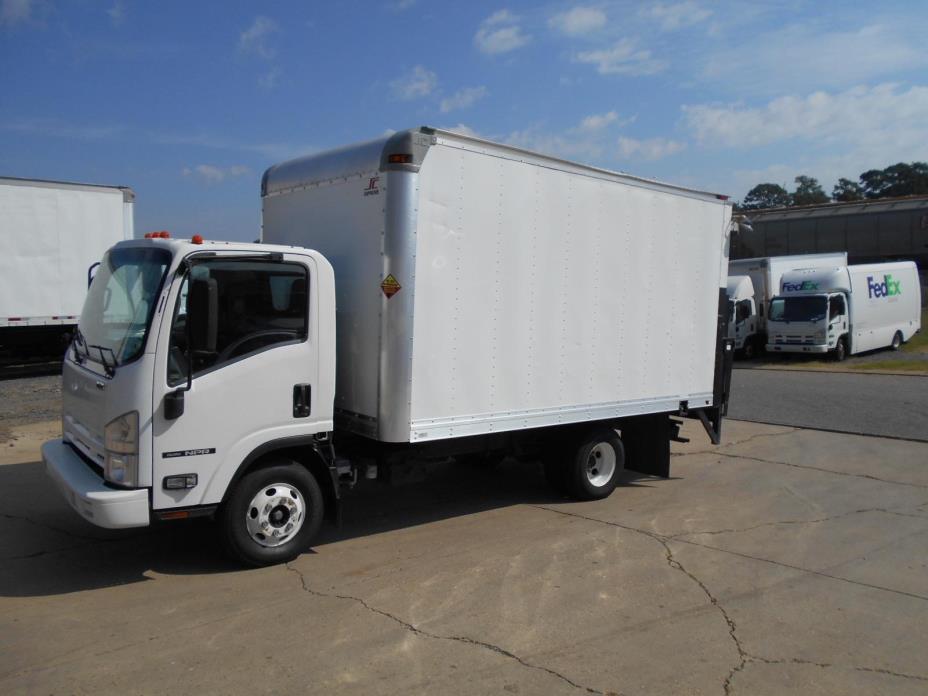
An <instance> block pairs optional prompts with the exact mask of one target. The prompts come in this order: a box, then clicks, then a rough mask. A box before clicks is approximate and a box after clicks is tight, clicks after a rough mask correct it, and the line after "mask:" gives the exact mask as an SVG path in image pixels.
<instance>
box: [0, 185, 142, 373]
mask: <svg viewBox="0 0 928 696" xmlns="http://www.w3.org/2000/svg"><path fill="white" fill-rule="evenodd" d="M134 200H135V195H134V194H133V192H132V189H130V188H127V187H125V186H96V185H93V184H76V183H67V182H62V181H40V180H36V179H15V178H8V177H5V178H0V353H3V354H4V356H3V357H4V359H6V358H12V359H22V358H24V357H29V356H30V354H33V353H36V352H39V353H42V354H47V355H54V356H55V357H60V356H61V354H62V353H63V352H64V350H65V348H66V347H67V343H68V339H69V334H70V332H71V331H72V330H73V328H74V326H75V324H76V323H77V317H78V315H79V314H80V313H81V306H82V305H83V303H84V297H85V295H86V294H87V286H88V282H89V277H88V272H89V269H90V267H91V266H92V265H93V264H94V263H96V262H98V261H99V260H100V259H101V258H102V257H103V253H104V252H105V251H106V250H107V249H109V248H110V247H111V246H113V245H114V244H115V243H116V242H119V241H122V240H126V239H132V237H133V205H134Z"/></svg>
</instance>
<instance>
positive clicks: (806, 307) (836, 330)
mask: <svg viewBox="0 0 928 696" xmlns="http://www.w3.org/2000/svg"><path fill="white" fill-rule="evenodd" d="M849 293H850V281H849V278H848V273H847V269H846V268H829V269H804V270H798V271H790V272H788V273H784V274H783V278H782V281H781V283H780V293H779V294H778V295H777V296H775V297H774V298H773V299H772V300H771V301H770V311H769V314H768V318H767V332H768V343H767V350H768V351H771V352H774V353H832V354H833V355H834V357H835V359H837V360H843V359H844V358H845V357H846V355H847V353H848V348H849V345H848V342H849V337H850V322H849V315H848V295H849Z"/></svg>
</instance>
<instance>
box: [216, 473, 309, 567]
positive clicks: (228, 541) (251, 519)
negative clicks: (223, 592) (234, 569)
mask: <svg viewBox="0 0 928 696" xmlns="http://www.w3.org/2000/svg"><path fill="white" fill-rule="evenodd" d="M322 513H323V500H322V490H321V489H320V488H319V483H318V482H317V481H316V478H315V477H314V476H313V475H312V474H311V473H310V472H309V471H308V470H307V469H306V467H303V466H301V465H299V464H296V463H295V462H286V463H284V462H281V463H279V464H275V465H273V466H268V467H264V468H261V469H256V470H255V471H252V472H250V473H248V474H246V475H245V476H244V477H243V478H242V480H241V481H239V483H238V485H237V486H236V488H235V490H234V491H233V492H232V495H231V497H230V498H229V499H228V500H227V501H226V503H225V504H224V505H223V508H222V512H221V516H220V523H221V525H222V540H223V543H224V545H225V547H226V550H227V551H228V552H229V553H230V554H231V555H232V557H233V558H235V559H237V560H239V561H241V562H242V563H245V564H247V565H252V566H267V565H274V564H277V563H286V562H287V561H292V560H293V559H294V558H296V557H297V556H299V555H300V554H301V553H302V552H303V551H305V550H306V549H308V548H309V545H310V542H311V541H312V539H313V538H314V537H315V536H316V534H317V533H318V532H319V527H320V526H321V525H322Z"/></svg>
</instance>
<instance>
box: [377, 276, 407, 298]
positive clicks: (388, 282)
mask: <svg viewBox="0 0 928 696" xmlns="http://www.w3.org/2000/svg"><path fill="white" fill-rule="evenodd" d="M380 289H381V290H383V294H384V295H386V296H387V299H388V300H389V299H390V298H391V297H393V296H394V295H395V294H396V293H398V292H399V291H400V290H402V289H403V286H402V285H400V284H399V282H397V280H396V278H394V277H393V274H392V273H391V274H390V275H388V276H387V277H386V278H384V279H383V282H382V283H381V284H380Z"/></svg>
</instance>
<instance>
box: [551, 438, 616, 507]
mask: <svg viewBox="0 0 928 696" xmlns="http://www.w3.org/2000/svg"><path fill="white" fill-rule="evenodd" d="M566 464H567V466H566V467H565V472H564V478H565V485H566V489H567V491H568V492H569V493H570V494H571V495H572V496H573V497H574V498H576V499H577V500H602V499H603V498H608V497H609V495H610V494H611V493H612V491H613V490H615V486H616V482H617V481H618V480H619V476H621V474H622V471H624V469H625V448H624V447H623V446H622V441H621V440H620V439H619V436H618V435H617V434H616V432H615V431H614V430H612V429H608V428H604V429H602V430H597V431H595V432H593V433H592V434H590V435H589V436H587V437H585V438H583V439H582V440H580V441H579V442H578V443H577V447H576V449H575V450H574V454H573V457H572V458H571V459H570V460H569V461H567V462H566Z"/></svg>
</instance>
